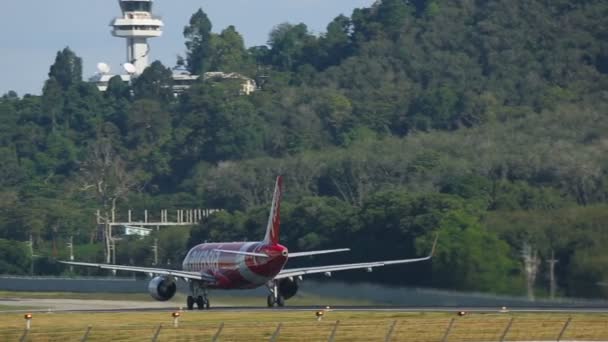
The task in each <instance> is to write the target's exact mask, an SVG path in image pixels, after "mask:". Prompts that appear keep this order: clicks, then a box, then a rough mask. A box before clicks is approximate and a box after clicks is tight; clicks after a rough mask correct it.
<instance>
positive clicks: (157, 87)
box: [133, 61, 173, 105]
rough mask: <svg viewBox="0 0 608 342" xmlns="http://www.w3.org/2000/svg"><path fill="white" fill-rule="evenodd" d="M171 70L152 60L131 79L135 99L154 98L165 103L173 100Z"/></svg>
mask: <svg viewBox="0 0 608 342" xmlns="http://www.w3.org/2000/svg"><path fill="white" fill-rule="evenodd" d="M171 74H172V73H171V70H170V69H169V68H165V66H164V65H163V64H162V63H161V62H160V61H154V62H153V63H152V64H150V66H149V67H147V68H146V70H144V72H143V73H142V74H141V75H139V76H138V77H137V78H136V79H135V80H134V81H133V93H134V94H135V98H136V99H150V100H156V101H159V102H160V103H162V104H164V105H166V104H169V103H170V102H171V101H172V100H173V89H172V88H171V86H172V84H173V78H172V77H171Z"/></svg>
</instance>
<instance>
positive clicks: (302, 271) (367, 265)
mask: <svg viewBox="0 0 608 342" xmlns="http://www.w3.org/2000/svg"><path fill="white" fill-rule="evenodd" d="M438 238H439V236H437V238H435V242H434V243H433V248H432V249H431V253H430V254H429V255H428V256H426V257H423V258H415V259H399V260H385V261H374V262H361V263H355V264H341V265H327V266H315V267H302V268H292V269H289V268H288V269H284V270H282V271H281V272H279V274H277V276H276V277H275V279H283V278H290V277H298V276H302V275H306V274H316V273H329V274H331V273H332V272H337V271H346V270H356V269H368V270H371V269H373V268H374V267H382V266H388V265H398V264H409V263H414V262H420V261H426V260H430V259H431V258H432V257H433V254H435V246H437V239H438Z"/></svg>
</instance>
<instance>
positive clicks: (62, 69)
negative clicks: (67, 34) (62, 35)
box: [49, 47, 82, 91]
mask: <svg viewBox="0 0 608 342" xmlns="http://www.w3.org/2000/svg"><path fill="white" fill-rule="evenodd" d="M49 78H51V79H55V80H56V81H57V82H58V83H59V85H60V86H61V88H62V89H63V90H64V91H65V90H67V89H68V88H69V87H71V86H73V85H77V84H79V83H80V82H82V59H81V58H80V57H78V56H76V54H75V53H74V52H73V51H72V50H70V48H69V47H66V48H65V49H63V50H62V51H59V52H57V56H56V57H55V63H54V64H53V65H52V66H51V70H50V71H49Z"/></svg>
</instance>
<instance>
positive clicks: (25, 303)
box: [0, 298, 608, 314]
mask: <svg viewBox="0 0 608 342" xmlns="http://www.w3.org/2000/svg"><path fill="white" fill-rule="evenodd" d="M5 308H6V309H5ZM323 309H326V307H325V306H323V305H318V306H315V305H311V306H286V307H282V308H267V307H264V306H228V305H225V304H222V303H221V302H216V303H215V306H213V307H212V308H211V310H210V311H212V312H255V311H266V312H267V311H277V312H289V311H294V312H297V311H315V310H323ZM176 310H184V306H183V304H180V303H177V302H154V301H124V300H96V299H30V298H0V313H11V312H63V313H69V312H91V313H95V312H171V311H176ZM330 310H334V311H351V312H358V311H374V312H405V313H408V312H410V313H417V312H447V313H450V312H454V313H455V312H459V311H464V312H467V313H500V312H503V313H507V312H511V313H562V314H575V313H596V314H606V313H608V307H583V306H580V307H560V306H550V307H547V306H543V307H540V306H538V307H537V306H517V307H507V308H506V309H503V308H502V307H481V306H479V307H471V306H468V307H460V306H425V307H418V306H377V305H375V306H334V307H331V308H330ZM198 311H199V310H193V312H198ZM200 312H207V311H200Z"/></svg>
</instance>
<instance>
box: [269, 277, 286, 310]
mask: <svg viewBox="0 0 608 342" xmlns="http://www.w3.org/2000/svg"><path fill="white" fill-rule="evenodd" d="M267 286H268V290H270V294H269V295H268V297H267V298H266V304H267V305H268V307H269V308H272V307H274V306H275V305H276V306H278V307H283V306H285V298H284V297H283V296H281V293H280V292H279V285H278V283H277V282H276V281H272V282H270V283H269V284H268V285H267Z"/></svg>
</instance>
